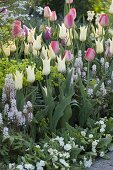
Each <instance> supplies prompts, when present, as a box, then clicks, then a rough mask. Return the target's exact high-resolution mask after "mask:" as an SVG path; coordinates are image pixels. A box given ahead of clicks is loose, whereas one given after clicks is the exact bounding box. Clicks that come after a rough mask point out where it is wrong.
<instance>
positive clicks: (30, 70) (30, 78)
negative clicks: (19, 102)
mask: <svg viewBox="0 0 113 170" xmlns="http://www.w3.org/2000/svg"><path fill="white" fill-rule="evenodd" d="M34 69H35V67H34V66H33V67H32V66H28V67H27V68H26V72H27V81H28V82H30V83H33V82H34V81H35V73H34Z"/></svg>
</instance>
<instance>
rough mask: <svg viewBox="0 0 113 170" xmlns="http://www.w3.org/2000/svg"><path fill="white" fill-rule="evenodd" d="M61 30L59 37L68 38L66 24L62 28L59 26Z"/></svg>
mask: <svg viewBox="0 0 113 170" xmlns="http://www.w3.org/2000/svg"><path fill="white" fill-rule="evenodd" d="M59 28H60V33H59V37H60V38H61V39H65V38H66V36H67V29H66V27H65V25H64V23H62V25H61V26H60V25H59Z"/></svg>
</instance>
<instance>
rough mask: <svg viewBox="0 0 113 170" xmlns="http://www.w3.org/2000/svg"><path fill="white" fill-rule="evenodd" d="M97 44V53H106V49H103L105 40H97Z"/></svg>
mask: <svg viewBox="0 0 113 170" xmlns="http://www.w3.org/2000/svg"><path fill="white" fill-rule="evenodd" d="M95 42H96V52H97V54H101V53H103V51H104V48H103V40H101V41H100V40H99V39H98V40H97V41H95Z"/></svg>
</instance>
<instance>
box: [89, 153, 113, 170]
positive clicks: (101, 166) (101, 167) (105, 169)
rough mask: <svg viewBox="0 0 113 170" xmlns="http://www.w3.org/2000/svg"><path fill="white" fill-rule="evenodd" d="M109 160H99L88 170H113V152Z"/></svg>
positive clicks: (109, 154)
mask: <svg viewBox="0 0 113 170" xmlns="http://www.w3.org/2000/svg"><path fill="white" fill-rule="evenodd" d="M108 156H109V157H110V159H109V160H105V159H99V160H97V161H96V162H95V163H94V164H93V165H92V167H91V168H89V169H88V170H113V152H110V153H108Z"/></svg>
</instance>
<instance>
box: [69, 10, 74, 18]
mask: <svg viewBox="0 0 113 170" xmlns="http://www.w3.org/2000/svg"><path fill="white" fill-rule="evenodd" d="M69 14H71V15H72V16H73V18H74V19H75V18H76V9H75V8H71V9H70V11H69Z"/></svg>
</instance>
